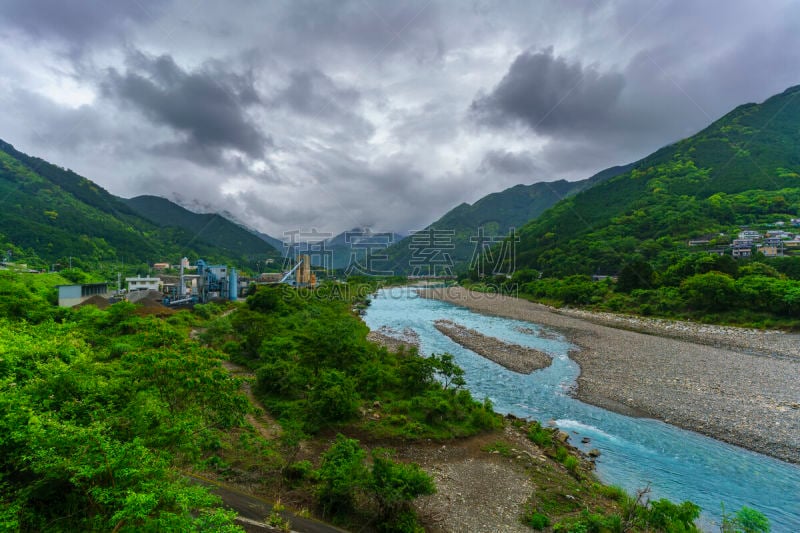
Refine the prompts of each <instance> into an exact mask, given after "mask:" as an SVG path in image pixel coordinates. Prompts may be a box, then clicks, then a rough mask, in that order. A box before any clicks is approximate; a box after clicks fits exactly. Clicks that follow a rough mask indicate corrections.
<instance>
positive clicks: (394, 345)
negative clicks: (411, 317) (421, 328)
mask: <svg viewBox="0 0 800 533" xmlns="http://www.w3.org/2000/svg"><path fill="white" fill-rule="evenodd" d="M367 340H370V341H372V342H375V343H377V344H380V345H381V346H384V347H386V348H387V349H388V350H391V351H395V352H396V351H398V350H400V349H401V348H402V349H405V350H408V349H410V348H417V349H419V335H417V332H416V331H414V330H413V329H410V328H406V329H404V330H403V331H397V330H394V329H392V328H390V327H388V326H382V327H380V328H379V329H377V330H375V331H370V332H369V333H368V334H367Z"/></svg>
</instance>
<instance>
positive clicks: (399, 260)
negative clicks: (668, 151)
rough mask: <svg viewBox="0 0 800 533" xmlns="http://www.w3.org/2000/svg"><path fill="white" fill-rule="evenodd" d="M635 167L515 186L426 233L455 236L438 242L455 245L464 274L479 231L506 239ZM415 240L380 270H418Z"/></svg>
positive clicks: (464, 207) (455, 212) (396, 248)
mask: <svg viewBox="0 0 800 533" xmlns="http://www.w3.org/2000/svg"><path fill="white" fill-rule="evenodd" d="M631 167H632V165H624V166H618V167H611V168H608V169H606V170H603V171H601V172H598V173H597V174H595V175H594V176H592V177H590V178H587V179H584V180H580V181H565V180H558V181H549V182H539V183H533V184H531V185H515V186H514V187H511V188H508V189H506V190H504V191H502V192H497V193H492V194H489V195H487V196H484V197H483V198H481V199H480V200H478V201H477V202H475V203H474V204H472V205H469V204H466V203H464V204H461V205H459V206H457V207H455V208H453V209H451V210H450V211H448V212H447V213H445V215H444V216H442V217H441V218H440V219H439V220H437V221H436V222H434V223H432V224H430V225H429V226H428V227H426V228H425V230H424V231H430V230H433V231H443V232H452V233H451V237H450V238H449V239H444V238H437V239H436V241H437V243H439V242H446V243H447V244H452V245H453V248H452V249H449V250H448V249H443V250H442V251H443V252H446V253H448V254H449V255H450V257H451V259H452V261H453V265H452V266H453V267H454V269H455V270H464V269H466V268H467V265H468V263H469V261H470V259H472V254H473V252H474V251H475V246H476V242H474V240H473V239H474V238H475V237H476V236H477V233H478V228H483V231H484V235H485V236H486V237H497V238H502V237H505V236H506V235H508V232H509V229H510V228H512V227H513V228H519V227H521V226H522V225H523V224H525V223H526V222H528V221H529V220H531V219H535V218H536V217H538V216H539V215H541V214H542V213H543V212H544V211H545V210H547V209H548V208H550V207H551V206H553V205H554V204H555V203H556V202H558V201H559V200H561V199H562V198H565V197H568V196H572V195H574V194H576V193H578V192H580V191H582V190H584V189H588V188H589V187H591V186H593V185H595V184H597V183H601V182H603V181H605V180H607V179H610V178H612V177H614V176H616V175H618V174H621V173H623V172H626V171H627V170H629V169H630V168H631ZM411 240H412V239H411V237H406V238H405V239H403V240H401V241H398V242H396V243H395V244H394V245H393V246H391V247H389V249H388V250H387V252H386V253H387V256H388V261H387V266H386V267H384V266H382V265H380V268H383V269H385V270H391V271H393V272H395V273H397V274H411V273H412V271H413V269H414V265H413V262H412V259H414V258H415V257H418V256H415V255H414V252H413V251H412V247H411ZM487 242H490V241H487ZM479 251H480V250H479ZM423 274H427V272H423Z"/></svg>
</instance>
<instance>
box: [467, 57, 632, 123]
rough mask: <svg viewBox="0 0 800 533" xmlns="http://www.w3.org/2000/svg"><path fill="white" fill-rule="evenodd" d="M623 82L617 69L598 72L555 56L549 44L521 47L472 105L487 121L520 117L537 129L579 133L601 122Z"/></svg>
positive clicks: (617, 95) (506, 121)
mask: <svg viewBox="0 0 800 533" xmlns="http://www.w3.org/2000/svg"><path fill="white" fill-rule="evenodd" d="M624 85H625V79H624V78H623V76H622V75H621V74H617V73H601V72H599V71H598V70H597V69H595V68H594V67H592V66H586V67H584V66H582V65H581V63H580V62H573V63H569V62H568V61H567V60H566V59H565V58H563V57H556V56H555V55H554V54H553V49H552V48H548V49H546V50H542V51H541V52H536V53H532V52H523V53H522V54H520V55H519V56H517V58H516V59H515V60H514V62H513V63H512V64H511V67H510V68H509V70H508V73H507V74H506V75H505V76H504V77H503V79H502V80H500V83H498V84H497V86H496V87H495V88H494V89H493V90H492V92H491V93H489V94H488V95H483V96H480V97H478V98H477V99H475V100H474V101H473V103H472V106H471V110H472V112H473V113H475V115H476V117H477V119H478V120H479V121H480V122H482V123H485V124H489V125H492V126H505V125H508V124H510V123H514V122H522V123H524V124H526V125H527V126H529V127H530V128H531V129H533V130H535V131H538V132H542V133H553V132H579V131H583V130H585V129H586V128H591V129H596V128H597V127H598V126H601V125H602V124H604V123H606V122H607V121H608V118H609V116H610V115H611V114H612V112H613V108H614V106H615V105H616V103H617V100H618V98H619V96H620V93H621V92H622V88H623V87H624Z"/></svg>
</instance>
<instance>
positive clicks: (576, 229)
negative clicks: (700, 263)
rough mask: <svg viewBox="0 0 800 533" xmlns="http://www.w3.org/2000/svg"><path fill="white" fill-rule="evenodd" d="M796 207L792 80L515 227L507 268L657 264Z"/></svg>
mask: <svg viewBox="0 0 800 533" xmlns="http://www.w3.org/2000/svg"><path fill="white" fill-rule="evenodd" d="M798 211H800V86H797V87H792V88H789V89H787V90H786V91H785V92H783V93H782V94H779V95H776V96H773V97H771V98H769V99H768V100H766V101H764V102H763V103H761V104H752V103H751V104H746V105H742V106H739V107H737V108H736V109H734V110H733V111H731V112H730V113H728V114H727V115H725V116H724V117H722V118H721V119H719V120H717V121H716V122H714V123H713V124H711V125H710V126H708V127H707V128H706V129H704V130H703V131H701V132H699V133H697V134H696V135H694V136H692V137H689V138H687V139H684V140H682V141H679V142H677V143H675V144H672V145H670V146H667V147H664V148H662V149H660V150H658V151H657V152H655V153H653V154H652V155H650V156H648V157H646V158H644V159H643V160H641V161H639V162H638V163H636V165H635V167H634V168H632V169H630V170H628V171H626V172H624V173H622V174H620V175H617V176H615V177H613V178H612V179H609V180H607V181H604V182H602V183H599V184H596V185H594V186H593V187H591V188H589V189H586V190H584V191H582V192H581V193H579V194H576V195H575V196H572V197H570V198H567V199H565V200H562V201H560V202H559V203H557V204H556V205H555V206H553V207H552V208H551V209H550V210H548V211H547V212H545V213H543V214H542V215H541V216H540V217H539V218H537V219H535V220H532V221H531V222H529V223H528V224H526V225H525V226H523V227H522V228H521V230H520V237H521V241H520V242H519V244H518V245H517V255H516V267H517V268H525V267H530V268H536V269H539V270H542V271H543V272H544V273H545V274H546V275H559V276H560V275H568V274H574V273H582V274H591V273H595V272H602V273H614V272H618V271H619V270H620V268H621V267H622V265H623V264H625V263H626V262H628V261H629V260H630V259H632V258H635V259H640V260H645V261H648V262H651V263H653V265H654V266H655V267H656V268H659V267H664V266H665V265H667V264H669V263H670V262H671V261H672V260H674V258H675V254H680V253H686V251H687V250H688V247H687V241H688V240H689V239H692V238H697V237H698V236H705V235H712V236H714V238H713V239H712V242H711V245H714V244H715V242H714V241H716V244H724V243H726V242H730V240H731V234H733V235H735V234H736V233H737V232H738V231H739V227H741V226H746V225H756V226H763V225H766V224H771V223H775V222H780V221H783V222H784V223H786V222H788V221H789V219H790V218H791V217H794V216H797V215H798ZM720 234H723V235H720ZM734 238H735V237H734Z"/></svg>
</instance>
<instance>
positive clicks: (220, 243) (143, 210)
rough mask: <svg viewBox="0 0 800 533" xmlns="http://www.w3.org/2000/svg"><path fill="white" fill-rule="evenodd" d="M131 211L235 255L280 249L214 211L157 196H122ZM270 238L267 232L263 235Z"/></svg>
mask: <svg viewBox="0 0 800 533" xmlns="http://www.w3.org/2000/svg"><path fill="white" fill-rule="evenodd" d="M122 201H123V202H124V203H125V204H126V205H127V206H128V207H130V208H131V209H132V210H133V211H134V212H136V213H137V214H139V215H141V216H142V217H144V218H146V219H147V220H149V221H150V222H152V223H153V224H155V225H157V226H159V227H169V226H172V227H176V228H181V229H184V230H186V231H187V232H189V233H192V234H194V235H196V239H197V241H199V242H201V243H203V244H206V245H208V246H213V247H214V248H218V249H220V250H222V251H224V252H225V253H229V254H231V255H233V256H235V257H244V256H248V255H256V254H258V255H261V256H270V257H273V258H277V257H278V256H279V255H280V253H279V252H280V251H279V250H277V249H275V247H274V246H273V245H272V244H267V245H266V246H265V245H264V242H265V241H266V242H267V243H269V241H268V240H267V239H266V238H262V237H260V236H258V235H256V234H255V233H253V232H252V231H250V230H248V229H247V228H244V227H242V226H240V225H239V224H236V223H235V222H232V221H230V220H228V219H227V218H225V217H223V216H222V215H219V214H217V213H193V212H192V211H189V210H188V209H186V208H184V207H181V206H179V205H178V204H176V203H174V202H171V201H169V200H167V199H166V198H161V197H159V196H149V195H144V196H136V197H135V198H130V199H122ZM266 237H268V238H270V237H269V236H268V235H267V236H266ZM274 240H275V239H273V241H274Z"/></svg>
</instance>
